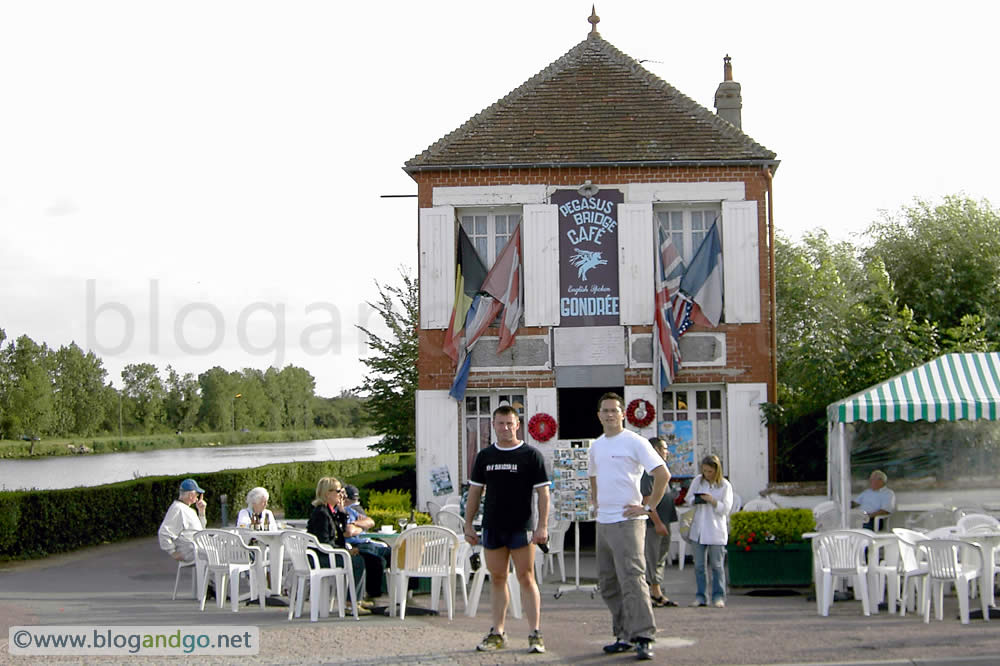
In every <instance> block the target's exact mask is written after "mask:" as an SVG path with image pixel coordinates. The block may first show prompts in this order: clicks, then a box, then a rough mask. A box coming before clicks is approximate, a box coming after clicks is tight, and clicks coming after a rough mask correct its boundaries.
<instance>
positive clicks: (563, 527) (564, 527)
mask: <svg viewBox="0 0 1000 666" xmlns="http://www.w3.org/2000/svg"><path fill="white" fill-rule="evenodd" d="M572 524H573V523H572V522H571V521H569V520H557V521H555V523H553V524H550V525H549V544H548V547H549V552H547V553H543V552H542V549H541V548H535V580H537V581H538V583H539V584H541V583H542V580H543V579H544V578H545V569H546V565H548V570H549V573H554V572H555V561H556V558H559V576H560V579H561V580H562V582H564V583H565V582H566V561H565V558H564V552H563V545H564V544H565V543H566V532H568V531H569V528H570V526H571V525H572Z"/></svg>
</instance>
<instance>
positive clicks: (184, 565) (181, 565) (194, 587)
mask: <svg viewBox="0 0 1000 666" xmlns="http://www.w3.org/2000/svg"><path fill="white" fill-rule="evenodd" d="M188 568H190V569H191V598H192V599H197V598H198V574H197V570H196V569H195V566H194V560H191V561H190V562H183V561H181V562H178V563H177V575H176V576H174V595H173V596H172V597H170V598H171V599H176V598H177V587H178V586H179V585H180V584H181V571H183V570H184V569H188Z"/></svg>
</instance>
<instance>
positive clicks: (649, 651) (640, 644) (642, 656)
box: [635, 639, 654, 661]
mask: <svg viewBox="0 0 1000 666" xmlns="http://www.w3.org/2000/svg"><path fill="white" fill-rule="evenodd" d="M650 642H651V641H649V640H641V639H640V640H637V641H636V642H635V655H636V658H638V659H639V660H640V661H646V660H647V659H652V658H653V656H654V655H653V648H651V647H650V646H649V645H650Z"/></svg>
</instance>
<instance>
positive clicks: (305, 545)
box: [281, 532, 358, 622]
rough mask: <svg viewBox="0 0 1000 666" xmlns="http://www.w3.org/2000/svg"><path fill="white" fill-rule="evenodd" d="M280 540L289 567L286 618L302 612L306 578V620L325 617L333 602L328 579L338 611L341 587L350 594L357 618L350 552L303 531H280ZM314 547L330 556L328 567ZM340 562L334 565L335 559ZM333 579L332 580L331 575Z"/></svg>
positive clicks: (341, 612) (341, 602)
mask: <svg viewBox="0 0 1000 666" xmlns="http://www.w3.org/2000/svg"><path fill="white" fill-rule="evenodd" d="M281 543H282V544H283V545H284V547H285V554H286V555H287V556H288V558H289V559H290V560H291V563H292V568H291V570H290V571H289V577H288V581H289V585H290V588H291V592H290V594H289V596H288V619H289V620H291V619H292V614H293V612H294V615H295V617H301V616H302V603H303V599H304V598H305V584H306V580H308V581H309V621H310V622H316V621H317V620H318V619H319V617H320V616H322V617H328V616H329V615H330V607H331V606H332V605H333V598H332V597H331V596H330V583H331V582H332V583H334V584H335V585H336V589H337V594H336V598H337V613H338V615H339V616H340V617H344V599H345V595H344V588H345V587H346V588H347V594H349V595H350V597H351V606H352V608H353V611H354V619H355V620H357V619H358V599H357V593H356V592H355V589H354V565H353V564H352V563H351V554H350V553H348V552H347V551H346V550H345V549H343V548H331V547H330V546H327V545H326V544H320V543H319V541H317V540H316V537H315V536H314V535H312V534H308V533H306V532H285V533H283V534H282V535H281ZM313 549H318V550H321V551H323V552H324V553H326V554H327V555H328V556H329V557H330V565H331V566H329V567H321V566H320V565H319V558H318V557H317V555H316V553H315V552H314V550H313ZM335 558H337V559H339V560H340V562H341V564H340V565H339V566H337V565H336V564H335V563H336V561H337V559H335ZM331 578H332V579H333V580H332V581H331V580H330V579H331Z"/></svg>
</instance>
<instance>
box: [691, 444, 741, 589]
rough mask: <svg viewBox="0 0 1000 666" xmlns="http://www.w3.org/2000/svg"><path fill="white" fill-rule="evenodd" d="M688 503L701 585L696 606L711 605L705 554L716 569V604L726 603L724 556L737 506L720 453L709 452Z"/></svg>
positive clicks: (696, 576) (695, 564)
mask: <svg viewBox="0 0 1000 666" xmlns="http://www.w3.org/2000/svg"><path fill="white" fill-rule="evenodd" d="M685 503H686V504H688V505H689V506H693V507H694V519H693V520H692V522H691V531H690V533H689V534H688V540H689V541H691V542H692V543H694V579H695V583H696V585H697V592H696V594H695V599H694V602H692V604H691V605H692V606H707V605H708V603H707V599H708V597H707V596H706V595H705V590H706V585H705V582H706V581H705V558H706V557H707V558H708V566H709V568H710V569H711V570H712V605H713V606H714V607H716V608H725V607H726V576H725V573H724V569H723V557H724V556H725V553H726V543H727V542H728V541H729V521H728V519H727V517H728V516H729V512H730V511H731V510H732V508H733V486H732V485H731V484H730V483H729V481H727V480H726V479H725V478H723V476H722V461H721V460H719V457H718V456H715V455H710V456H705V457H704V458H703V459H702V461H701V474H699V475H698V476H696V477H694V479H693V480H692V481H691V486H690V488H688V492H687V497H686V498H685Z"/></svg>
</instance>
